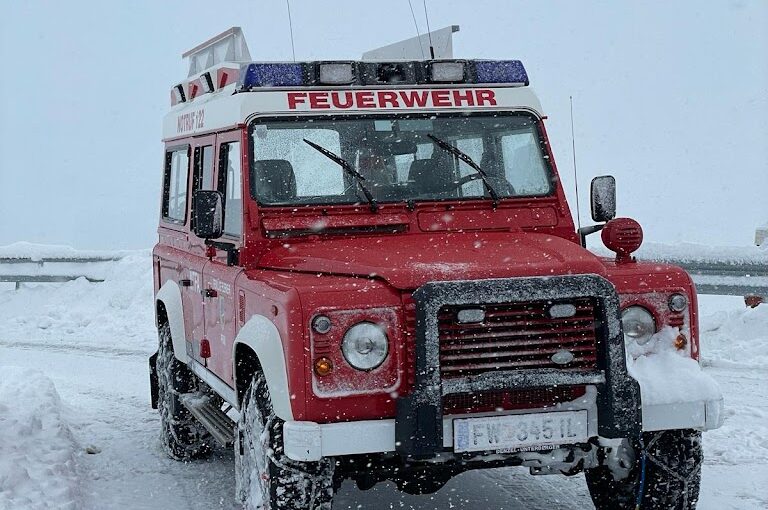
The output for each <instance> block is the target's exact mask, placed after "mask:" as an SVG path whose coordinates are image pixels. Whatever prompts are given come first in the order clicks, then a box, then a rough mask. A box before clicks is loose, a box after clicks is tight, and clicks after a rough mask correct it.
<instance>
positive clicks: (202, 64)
mask: <svg viewBox="0 0 768 510" xmlns="http://www.w3.org/2000/svg"><path fill="white" fill-rule="evenodd" d="M181 58H189V74H188V75H187V76H188V77H192V76H195V75H198V74H200V73H202V72H203V71H205V70H206V69H210V68H211V67H213V66H215V65H218V64H221V63H222V62H250V61H251V54H250V52H249V51H248V44H246V42H245V36H243V30H242V29H241V28H240V27H232V28H230V29H229V30H226V31H224V32H222V33H220V34H219V35H217V36H214V37H211V38H210V39H208V40H207V41H205V42H204V43H201V44H198V45H197V46H195V47H194V48H192V49H191V50H189V51H185V52H184V53H183V54H182V55H181Z"/></svg>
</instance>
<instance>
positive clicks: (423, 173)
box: [408, 158, 455, 195]
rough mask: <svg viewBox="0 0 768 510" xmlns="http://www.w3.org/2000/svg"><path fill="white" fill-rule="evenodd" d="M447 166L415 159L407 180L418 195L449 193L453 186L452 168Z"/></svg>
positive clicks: (432, 160)
mask: <svg viewBox="0 0 768 510" xmlns="http://www.w3.org/2000/svg"><path fill="white" fill-rule="evenodd" d="M449 164H450V163H449ZM449 164H440V162H438V161H436V160H435V159H431V158H430V159H416V160H414V161H413V162H412V163H411V167H410V168H409V170H408V180H409V181H413V183H414V186H416V189H417V190H418V192H419V193H420V194H424V195H427V194H441V193H447V192H451V191H453V190H454V189H455V186H453V175H452V167H451V166H449Z"/></svg>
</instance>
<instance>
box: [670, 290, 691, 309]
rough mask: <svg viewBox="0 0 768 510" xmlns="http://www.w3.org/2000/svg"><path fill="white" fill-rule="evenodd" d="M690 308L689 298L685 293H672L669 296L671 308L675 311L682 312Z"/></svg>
mask: <svg viewBox="0 0 768 510" xmlns="http://www.w3.org/2000/svg"><path fill="white" fill-rule="evenodd" d="M686 308H688V298H687V297H686V296H685V295H684V294H672V295H671V296H669V309H670V310H672V311H673V312H682V311H683V310H685V309H686Z"/></svg>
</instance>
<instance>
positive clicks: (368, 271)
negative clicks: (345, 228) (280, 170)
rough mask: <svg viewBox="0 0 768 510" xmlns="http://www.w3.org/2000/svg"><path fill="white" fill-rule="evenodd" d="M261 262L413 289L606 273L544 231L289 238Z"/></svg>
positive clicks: (574, 246)
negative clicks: (453, 282)
mask: <svg viewBox="0 0 768 510" xmlns="http://www.w3.org/2000/svg"><path fill="white" fill-rule="evenodd" d="M258 265H259V266H260V267H263V268H269V269H280V270H290V271H301V272H310V273H318V274H336V275H351V276H352V275H354V276H365V277H380V278H383V279H385V280H386V281H388V282H389V283H390V284H391V285H392V286H394V287H396V288H398V289H401V290H406V289H415V288H417V287H420V286H421V285H423V284H425V283H427V282H430V281H447V280H479V279H487V278H510V277H518V276H554V275H565V274H584V273H592V274H600V275H605V274H606V267H605V265H604V264H603V263H602V262H601V261H600V260H599V259H598V258H597V257H596V256H594V255H593V254H591V253H590V252H588V251H587V250H585V249H584V248H582V247H581V246H579V245H577V244H575V243H573V242H570V241H567V240H565V239H562V238H560V237H554V236H551V235H545V234H532V233H483V234H478V233H446V234H437V235H435V234H411V235H402V236H392V237H356V238H338V239H324V240H322V241H318V240H317V239H316V238H315V239H314V240H313V239H291V240H286V241H285V242H284V243H283V244H282V245H281V246H279V247H276V248H274V249H272V250H269V251H268V252H267V253H266V254H265V255H264V256H263V257H262V258H261V260H260V261H259V264H258Z"/></svg>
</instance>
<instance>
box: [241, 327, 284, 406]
mask: <svg viewBox="0 0 768 510" xmlns="http://www.w3.org/2000/svg"><path fill="white" fill-rule="evenodd" d="M238 345H246V346H248V347H249V348H250V349H251V350H252V351H253V352H254V353H255V354H256V357H257V358H258V360H259V363H260V364H261V368H262V371H263V372H264V377H265V378H266V379H267V387H268V388H269V396H270V399H271V400H272V408H273V410H274V413H275V416H277V417H278V418H280V419H282V420H285V421H290V420H293V410H292V409H291V392H290V391H289V389H288V368H287V366H286V363H285V351H284V350H283V342H282V339H281V338H280V332H279V331H278V330H277V327H276V326H275V325H274V323H273V322H272V321H271V320H269V319H268V318H267V317H265V316H263V315H253V316H252V317H251V318H250V319H249V320H248V322H246V323H245V325H244V326H243V327H242V328H240V332H239V333H238V334H237V338H235V343H234V345H233V346H232V360H233V363H234V361H235V352H236V351H237V346H238ZM234 368H236V367H234ZM234 373H235V388H237V386H238V383H239V382H238V380H237V371H236V370H235V372H234ZM241 382H245V383H246V384H247V382H248V381H241Z"/></svg>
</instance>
